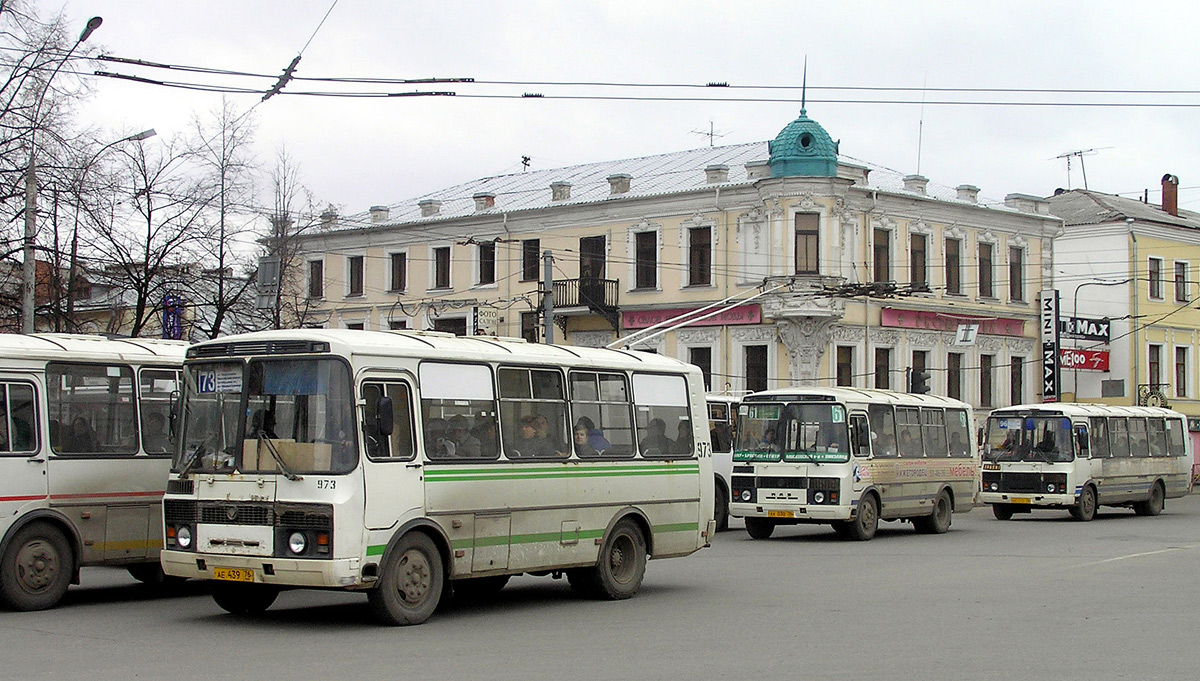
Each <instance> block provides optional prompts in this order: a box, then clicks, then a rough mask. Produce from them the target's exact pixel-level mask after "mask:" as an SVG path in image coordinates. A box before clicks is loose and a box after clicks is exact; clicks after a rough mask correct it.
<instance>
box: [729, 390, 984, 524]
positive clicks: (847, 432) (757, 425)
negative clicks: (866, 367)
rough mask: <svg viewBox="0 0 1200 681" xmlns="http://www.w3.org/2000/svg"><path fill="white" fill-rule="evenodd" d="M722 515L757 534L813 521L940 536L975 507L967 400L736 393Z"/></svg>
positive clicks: (867, 393)
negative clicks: (906, 525) (901, 525)
mask: <svg viewBox="0 0 1200 681" xmlns="http://www.w3.org/2000/svg"><path fill="white" fill-rule="evenodd" d="M738 411H739V417H738V430H737V439H736V444H735V446H734V450H733V473H732V487H733V490H732V501H731V502H730V505H729V510H730V513H731V514H732V515H733V516H735V517H741V518H744V519H745V521H746V531H747V532H749V534H750V536H751V537H753V538H755V539H766V538H768V537H770V536H771V534H772V533H773V532H774V530H775V528H776V527H777V526H779V525H796V524H801V523H823V524H828V525H831V526H832V527H833V529H834V530H835V531H836V532H837V533H838V534H840V535H842V536H846V537H849V538H852V539H857V540H867V539H871V538H872V537H874V536H875V532H876V530H877V529H878V527H879V521H880V520H884V521H897V520H906V521H910V522H912V524H913V526H914V527H915V528H916V529H917V531H918V532H922V533H927V534H941V533H943V532H945V531H946V530H948V529H949V528H950V522H951V519H952V514H953V513H954V512H958V511H968V510H970V509H971V508H974V507H975V506H976V504H977V503H978V498H979V487H978V483H977V480H978V473H979V458H978V453H977V452H976V448H975V445H974V440H975V438H974V434H973V433H972V426H971V424H972V415H971V406H970V405H969V404H967V403H965V402H960V401H959V400H954V399H950V398H948V397H940V396H937V395H915V394H908V393H900V392H893V391H890V390H869V389H860V388H799V387H796V388H783V389H779V390H768V391H764V392H758V393H753V394H751V395H748V396H746V397H744V398H742V403H741V406H740V407H739V409H738Z"/></svg>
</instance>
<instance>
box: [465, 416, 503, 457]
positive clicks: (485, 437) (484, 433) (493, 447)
mask: <svg viewBox="0 0 1200 681" xmlns="http://www.w3.org/2000/svg"><path fill="white" fill-rule="evenodd" d="M477 420H478V421H479V423H477V424H475V428H474V429H472V430H471V434H472V435H474V436H475V439H477V440H479V454H480V456H483V457H487V458H489V459H492V458H495V457H496V451H497V450H498V448H499V446H500V445H499V444H498V442H499V437H498V436H497V433H496V420H495V419H493V418H492V417H490V416H483V417H480V418H478V419H477Z"/></svg>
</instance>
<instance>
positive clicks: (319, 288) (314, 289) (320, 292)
mask: <svg viewBox="0 0 1200 681" xmlns="http://www.w3.org/2000/svg"><path fill="white" fill-rule="evenodd" d="M308 297H309V298H324V297H325V262H324V261H323V260H309V261H308Z"/></svg>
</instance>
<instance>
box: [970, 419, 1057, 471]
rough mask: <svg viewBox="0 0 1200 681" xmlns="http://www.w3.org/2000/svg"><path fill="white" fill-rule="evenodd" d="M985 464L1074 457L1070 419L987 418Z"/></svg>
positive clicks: (1051, 461) (1050, 460)
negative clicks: (986, 462)
mask: <svg viewBox="0 0 1200 681" xmlns="http://www.w3.org/2000/svg"><path fill="white" fill-rule="evenodd" d="M983 458H984V459H985V460H987V461H1048V462H1050V463H1061V462H1066V461H1071V460H1073V459H1074V458H1075V452H1074V448H1073V445H1072V439H1071V419H1069V418H1064V417H1062V416H993V417H991V418H989V419H988V428H987V440H986V447H985V448H984V454H983Z"/></svg>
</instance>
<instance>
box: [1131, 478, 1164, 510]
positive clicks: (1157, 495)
mask: <svg viewBox="0 0 1200 681" xmlns="http://www.w3.org/2000/svg"><path fill="white" fill-rule="evenodd" d="M1166 496H1167V495H1166V493H1165V492H1164V491H1163V488H1162V483H1160V482H1157V481H1156V482H1155V483H1154V486H1153V487H1151V488H1150V498H1149V499H1147V500H1145V501H1139V502H1137V503H1136V504H1134V505H1133V512H1134V513H1136V514H1138V515H1149V516H1155V515H1158V514H1159V513H1162V510H1163V505H1164V502H1165V499H1166Z"/></svg>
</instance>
